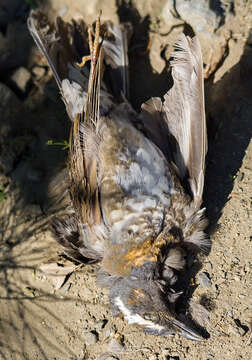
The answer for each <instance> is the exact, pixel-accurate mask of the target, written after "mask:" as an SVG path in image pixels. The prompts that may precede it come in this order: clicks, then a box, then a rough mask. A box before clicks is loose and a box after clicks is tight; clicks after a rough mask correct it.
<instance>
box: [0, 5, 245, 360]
mask: <svg viewBox="0 0 252 360" xmlns="http://www.w3.org/2000/svg"><path fill="white" fill-rule="evenodd" d="M3 3H4V2H3ZM173 3H174V2H173V1H161V0H152V1H151V0H145V1H144V0H140V1H132V2H129V1H115V0H103V1H102V0H100V1H99V0H94V1H89V2H87V1H84V0H79V1H70V0H50V1H49V0H48V1H43V6H44V7H45V8H46V11H47V13H48V15H49V16H50V17H54V16H55V15H57V14H58V15H59V14H60V15H61V16H63V18H64V19H71V18H72V17H76V16H79V15H80V14H81V15H82V16H84V19H85V20H86V21H87V22H88V23H90V22H92V21H93V20H94V19H95V17H96V15H97V12H98V9H100V8H101V9H102V11H103V19H104V20H106V19H110V20H112V21H114V22H118V21H119V20H120V21H129V22H131V23H132V25H133V30H134V34H133V37H132V40H131V43H130V51H129V59H130V78H131V97H132V99H133V100H132V102H133V104H134V106H135V108H136V109H139V106H140V104H141V103H142V102H143V101H144V100H146V99H148V98H149V97H151V96H162V95H163V94H164V93H165V91H167V89H168V87H169V83H168V71H169V64H168V59H169V54H170V52H171V49H172V44H173V43H174V40H175V39H176V38H177V36H178V34H179V33H180V32H181V31H185V32H186V33H189V34H190V33H191V34H192V33H196V34H197V35H198V36H199V38H200V41H201V46H202V49H203V54H204V64H205V77H206V80H205V89H206V112H207V121H208V136H209V151H208V157H207V172H206V184H205V193H204V203H205V206H206V207H207V214H208V217H209V220H210V229H209V230H210V232H211V233H212V235H211V237H212V249H211V253H210V254H209V255H208V256H207V257H203V258H201V259H200V262H195V265H193V268H194V274H193V277H192V282H191V289H189V293H191V294H192V298H193V299H194V300H195V301H196V302H200V303H201V304H203V305H205V307H206V308H207V309H208V310H209V311H210V321H209V323H208V324H207V325H206V330H207V331H208V333H209V335H210V337H209V338H208V339H207V340H204V341H202V342H199V343H194V342H190V341H188V340H186V339H182V338H179V337H176V336H175V337H167V338H161V337H153V336H150V335H145V334H143V333H141V332H140V331H139V329H138V328H137V327H135V326H132V325H127V324H126V322H125V321H123V320H122V319H120V318H113V317H112V315H111V312H110V310H109V307H108V296H107V295H108V294H107V292H106V290H104V289H100V288H98V287H97V285H96V269H97V266H98V265H87V266H81V267H77V268H74V270H75V271H74V272H73V264H72V263H70V262H67V261H66V260H64V259H63V258H62V257H61V256H60V249H59V248H58V247H57V245H56V243H55V241H54V240H53V238H52V236H51V234H50V231H49V230H48V224H49V220H50V217H51V216H52V213H58V214H59V213H60V212H64V204H60V205H59V206H57V207H54V208H50V207H48V188H49V184H50V182H51V181H52V178H53V177H54V175H55V173H57V172H58V171H59V168H60V167H63V166H64V162H65V160H66V156H67V150H62V146H48V145H46V143H47V141H48V140H50V139H53V140H55V141H62V140H64V139H67V138H68V132H69V123H68V121H67V117H66V115H65V111H64V107H63V104H62V103H61V100H60V99H59V94H58V91H57V89H56V85H55V83H54V81H53V80H52V74H51V72H50V71H49V69H48V67H47V65H46V63H45V60H44V58H42V57H41V55H40V53H39V52H38V51H37V49H36V47H35V45H34V44H33V42H32V39H31V38H30V37H29V35H28V33H27V30H26V28H25V17H26V16H27V13H28V10H29V6H30V5H34V4H35V2H33V1H15V0H12V1H9V2H8V1H6V2H5V8H4V11H5V13H4V14H5V15H4V16H5V17H3V16H2V14H3V8H2V5H1V4H0V9H1V12H0V30H1V31H2V32H1V37H0V46H1V47H3V48H4V46H5V47H6V46H7V45H8V46H9V47H8V51H9V53H8V54H11V51H13V43H11V44H12V46H11V44H10V42H11V39H14V38H16V39H20V40H19V41H18V42H17V43H16V45H15V49H14V50H15V52H14V54H13V57H12V59H14V60H13V62H11V63H10V60H9V62H8V63H7V65H6V63H4V58H3V56H1V57H0V91H1V99H3V100H2V101H1V105H0V107H1V121H0V149H1V153H0V168H1V174H0V230H1V239H0V241H1V242H0V266H1V272H0V329H1V337H0V358H1V359H7V360H11V359H13V360H19V359H29V360H35V359H39V360H40V359H41V360H42V359H48V360H53V359H57V360H70V359H71V360H75V359H76V360H77V359H79V360H84V359H90V360H92V359H97V360H98V359H99V360H102V359H103V360H113V359H114V360H115V359H120V360H131V359H137V360H143V359H149V360H167V359H176V360H183V359H190V360H191V359H202V360H207V359H216V360H219V359H222V360H227V359H232V360H233V359H234V360H249V359H251V358H252V335H251V331H252V328H251V326H252V289H251V288H252V237H251V171H252V145H251V141H250V140H251V134H252V131H251V130H252V96H251V94H252V92H251V91H252V85H251V84H252V65H251V64H252V33H251V32H250V24H252V2H251V0H248V1H245V0H244V1H238V0H235V1H213V2H211V4H212V5H211V7H208V2H205V1H197V2H196V1H177V2H175V3H176V4H177V6H176V10H177V12H176V11H175V9H174V8H173ZM196 3H197V6H196ZM206 3H207V5H206ZM17 4H18V5H17ZM20 4H21V5H24V6H23V7H22V8H20V7H18V6H19V5H20ZM188 4H189V5H188ZM184 5H185V6H184ZM8 6H9V7H8ZM183 6H184V7H183ZM186 6H187V8H186ZM188 6H189V8H188ZM190 6H191V8H190ZM206 6H207V7H206ZM200 7H201V8H200ZM6 9H7V10H8V11H7V10H6ZM15 9H16V10H15ZM18 9H19V10H18ZM20 9H21V10H22V11H21V10H20ZM17 10H18V11H17ZM6 11H7V13H8V16H9V18H6V16H7V15H6V14H7V13H6ZM15 11H17V13H15V14H14V12H15ZM176 13H178V14H179V15H180V17H178V14H177V15H176ZM13 14H14V15H13ZM6 19H7V20H6ZM8 19H9V20H8ZM8 21H9V23H7V22H8ZM6 29H7V30H6ZM9 29H10V30H9ZM19 29H22V31H23V32H22V33H21V32H20V30H19ZM8 42H9V43H8ZM148 44H149V51H145V49H146V48H147V45H148ZM4 49H5V48H4ZM2 51H4V50H2ZM22 51H23V52H22ZM24 52H25V53H24ZM15 54H16V56H14V55H15ZM10 64H11V66H10V67H8V66H9V65H10ZM20 69H21V70H20ZM17 71H18V72H17ZM20 73H21V75H22V76H21V80H20V77H18V74H20ZM14 74H16V75H15V76H14ZM25 79H28V80H27V82H25ZM22 81H23V82H22ZM22 86H23V87H22ZM48 208H49V209H50V211H48ZM48 264H51V265H48ZM50 266H51V267H50ZM42 270H43V271H42Z"/></svg>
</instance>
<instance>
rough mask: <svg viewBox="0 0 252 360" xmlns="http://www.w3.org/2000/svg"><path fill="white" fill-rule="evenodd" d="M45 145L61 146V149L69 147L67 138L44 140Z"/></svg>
mask: <svg viewBox="0 0 252 360" xmlns="http://www.w3.org/2000/svg"><path fill="white" fill-rule="evenodd" d="M46 145H53V146H62V150H66V149H68V148H69V142H68V141H67V140H63V141H53V140H51V139H50V140H48V141H47V142H46Z"/></svg>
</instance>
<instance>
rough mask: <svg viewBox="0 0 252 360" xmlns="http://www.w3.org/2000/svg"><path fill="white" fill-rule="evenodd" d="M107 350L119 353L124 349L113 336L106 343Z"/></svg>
mask: <svg viewBox="0 0 252 360" xmlns="http://www.w3.org/2000/svg"><path fill="white" fill-rule="evenodd" d="M108 351H109V352H112V353H113V352H114V353H121V352H123V351H124V346H123V345H122V343H121V342H120V341H119V340H118V339H116V338H113V339H111V340H110V342H109V343H108Z"/></svg>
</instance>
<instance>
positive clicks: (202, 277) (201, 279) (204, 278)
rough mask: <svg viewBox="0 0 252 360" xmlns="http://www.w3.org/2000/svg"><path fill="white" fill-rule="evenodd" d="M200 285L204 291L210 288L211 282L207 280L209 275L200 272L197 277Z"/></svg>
mask: <svg viewBox="0 0 252 360" xmlns="http://www.w3.org/2000/svg"><path fill="white" fill-rule="evenodd" d="M198 278H199V282H200V285H201V286H203V287H204V288H205V289H208V288H210V286H211V280H210V278H209V274H208V273H206V272H201V273H199V275H198Z"/></svg>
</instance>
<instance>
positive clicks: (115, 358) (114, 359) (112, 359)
mask: <svg viewBox="0 0 252 360" xmlns="http://www.w3.org/2000/svg"><path fill="white" fill-rule="evenodd" d="M104 360H119V359H118V358H117V357H115V356H108V357H107V358H106V359H104Z"/></svg>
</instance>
